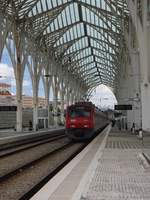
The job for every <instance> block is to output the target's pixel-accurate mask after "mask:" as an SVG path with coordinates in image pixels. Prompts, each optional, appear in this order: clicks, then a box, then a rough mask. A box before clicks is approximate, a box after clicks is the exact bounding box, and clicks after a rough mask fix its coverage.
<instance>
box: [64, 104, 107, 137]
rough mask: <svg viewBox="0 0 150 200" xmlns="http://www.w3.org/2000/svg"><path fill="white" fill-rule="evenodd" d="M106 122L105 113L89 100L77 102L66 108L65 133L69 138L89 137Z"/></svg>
mask: <svg viewBox="0 0 150 200" xmlns="http://www.w3.org/2000/svg"><path fill="white" fill-rule="evenodd" d="M108 123H109V119H108V118H107V115H106V114H105V113H103V112H102V111H100V110H99V109H97V108H96V107H95V105H94V104H92V103H91V102H77V103H75V104H74V105H71V106H69V107H68V108H67V112H66V133H67V136H68V137H69V138H70V139H73V140H85V139H90V138H92V137H93V136H94V134H95V133H96V132H97V131H98V130H100V129H102V128H104V127H105V126H106V125H107V124H108Z"/></svg>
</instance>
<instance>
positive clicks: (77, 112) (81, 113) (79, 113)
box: [69, 107, 90, 118]
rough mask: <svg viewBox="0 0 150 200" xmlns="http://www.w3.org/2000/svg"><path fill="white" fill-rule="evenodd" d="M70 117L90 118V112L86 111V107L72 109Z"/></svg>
mask: <svg viewBox="0 0 150 200" xmlns="http://www.w3.org/2000/svg"><path fill="white" fill-rule="evenodd" d="M69 116H70V118H75V117H90V110H88V109H85V108H84V107H83V108H82V109H81V108H75V109H71V110H70V111H69Z"/></svg>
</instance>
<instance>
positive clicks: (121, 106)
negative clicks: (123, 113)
mask: <svg viewBox="0 0 150 200" xmlns="http://www.w3.org/2000/svg"><path fill="white" fill-rule="evenodd" d="M115 110H132V105H130V104H128V105H125V104H118V105H115Z"/></svg>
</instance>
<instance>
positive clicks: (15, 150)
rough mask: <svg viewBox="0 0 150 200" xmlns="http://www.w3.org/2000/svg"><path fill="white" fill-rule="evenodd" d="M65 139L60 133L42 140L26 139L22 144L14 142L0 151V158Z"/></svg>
mask: <svg viewBox="0 0 150 200" xmlns="http://www.w3.org/2000/svg"><path fill="white" fill-rule="evenodd" d="M65 137H66V135H65V134H64V133H60V134H57V135H52V136H50V135H48V136H46V137H44V138H41V137H39V138H35V140H33V141H32V138H31V139H27V141H25V142H24V143H22V142H20V141H18V142H15V144H12V146H10V147H6V148H3V149H2V150H0V158H2V157H5V156H8V155H11V154H14V153H18V152H21V151H23V150H26V149H30V148H33V147H36V146H38V145H41V144H46V143H49V142H52V141H55V140H58V139H61V138H65Z"/></svg>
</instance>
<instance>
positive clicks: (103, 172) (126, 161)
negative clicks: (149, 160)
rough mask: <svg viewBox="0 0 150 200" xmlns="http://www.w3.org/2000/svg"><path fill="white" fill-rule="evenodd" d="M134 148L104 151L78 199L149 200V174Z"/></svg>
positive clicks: (138, 151)
mask: <svg viewBox="0 0 150 200" xmlns="http://www.w3.org/2000/svg"><path fill="white" fill-rule="evenodd" d="M138 153H140V150H138V149H122V150H121V149H119V150H117V149H105V150H104V152H103V155H102V157H101V158H100V159H99V161H98V165H97V168H96V171H95V175H94V176H93V178H92V180H91V183H90V185H89V188H88V189H85V191H84V192H83V193H82V197H81V198H80V200H150V172H149V171H145V169H144V168H143V166H142V165H141V164H140V162H139V161H138V158H137V155H138Z"/></svg>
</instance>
